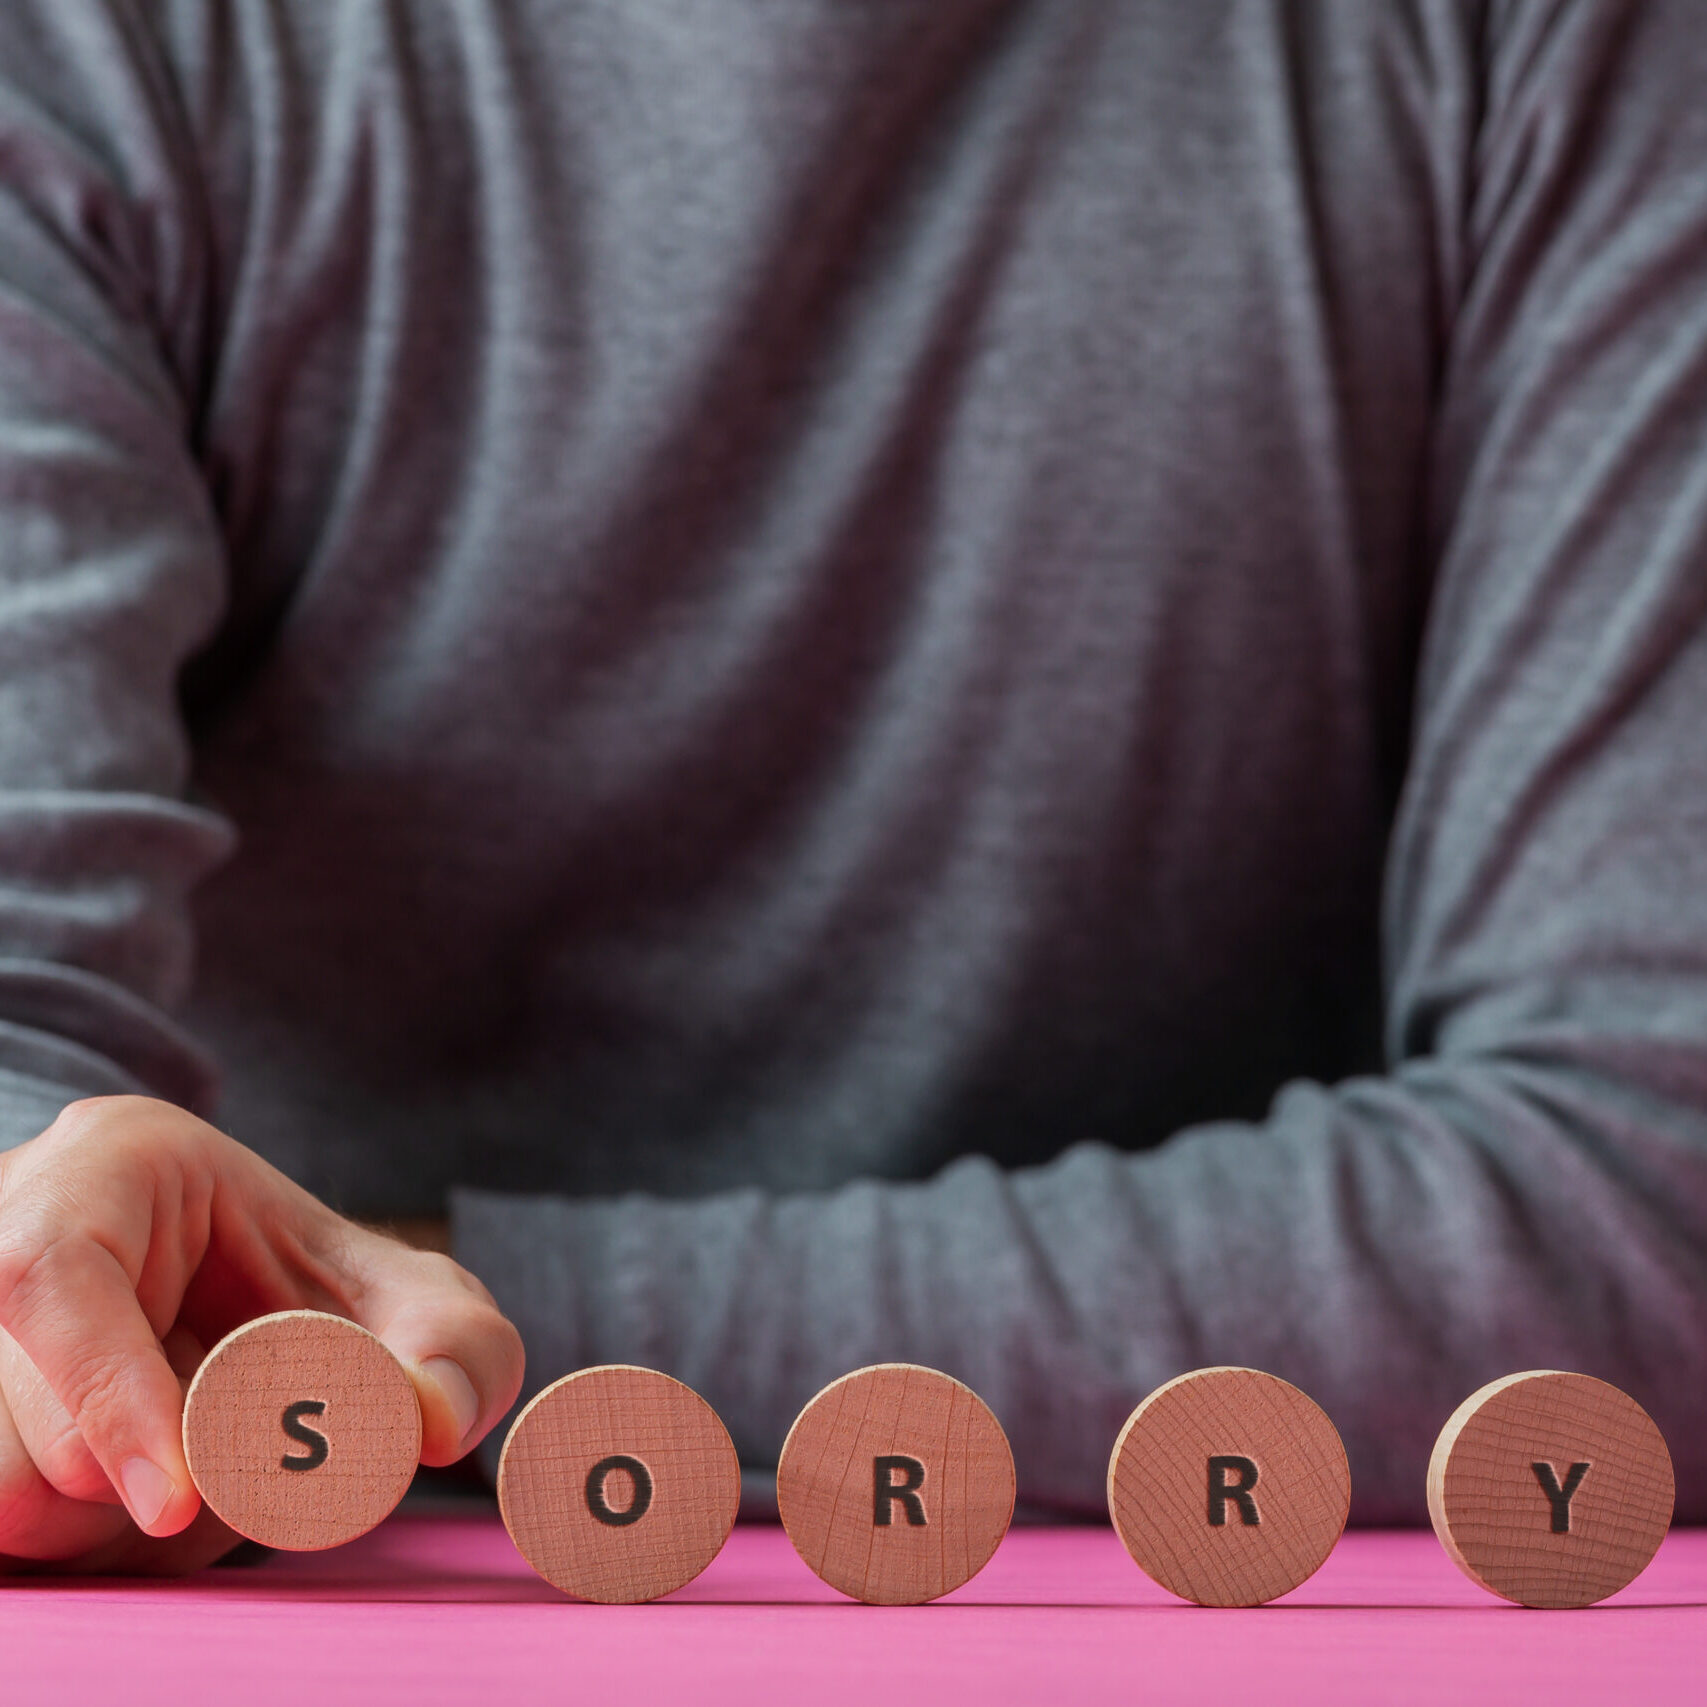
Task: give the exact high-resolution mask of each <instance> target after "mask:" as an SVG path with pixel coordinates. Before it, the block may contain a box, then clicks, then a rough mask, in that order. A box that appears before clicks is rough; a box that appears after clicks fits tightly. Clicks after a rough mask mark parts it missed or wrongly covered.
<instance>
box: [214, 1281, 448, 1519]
mask: <svg viewBox="0 0 1707 1707" xmlns="http://www.w3.org/2000/svg"><path fill="white" fill-rule="evenodd" d="M184 1455H185V1457H186V1458H187V1459H188V1461H189V1466H190V1474H191V1476H193V1477H194V1478H195V1484H196V1487H197V1488H198V1489H200V1491H201V1496H202V1498H203V1499H204V1500H206V1501H207V1503H208V1505H209V1506H211V1507H212V1508H213V1510H214V1511H215V1512H216V1513H217V1514H218V1515H219V1516H220V1517H221V1518H223V1519H224V1520H225V1522H226V1523H228V1524H229V1525H230V1526H231V1527H232V1528H233V1529H235V1530H236V1531H237V1533H238V1534H239V1535H245V1536H247V1537H248V1538H249V1539H250V1540H251V1541H259V1542H260V1543H261V1544H262V1545H263V1546H267V1547H282V1548H288V1549H290V1550H291V1551H294V1552H313V1551H316V1550H317V1549H319V1548H322V1547H336V1546H338V1545H339V1544H340V1543H341V1542H345V1541H353V1540H354V1539H355V1538H356V1536H358V1535H362V1534H365V1533H366V1532H367V1531H368V1530H370V1529H372V1528H373V1526H374V1525H375V1524H376V1523H378V1522H379V1521H380V1519H381V1518H383V1517H384V1516H385V1515H386V1514H387V1513H388V1512H389V1511H391V1510H392V1508H393V1507H394V1506H395V1505H396V1504H397V1502H398V1501H399V1500H400V1499H402V1498H403V1495H404V1493H405V1492H406V1491H407V1489H408V1487H409V1482H410V1479H411V1478H412V1477H413V1476H414V1474H415V1467H416V1465H417V1463H418V1462H419V1460H420V1456H421V1411H420V1407H419V1405H418V1403H417V1401H416V1398H415V1387H414V1383H413V1382H412V1381H411V1380H410V1379H409V1375H408V1372H407V1371H406V1370H405V1369H404V1367H403V1365H402V1364H401V1363H399V1362H398V1361H397V1359H396V1358H395V1357H393V1356H392V1354H391V1353H390V1352H389V1351H387V1350H386V1348H385V1347H384V1346H383V1345H381V1344H380V1342H379V1341H378V1340H377V1339H375V1338H374V1336H373V1335H372V1334H370V1333H369V1332H368V1331H367V1330H366V1329H365V1328H359V1327H357V1326H356V1324H355V1323H354V1322H347V1321H345V1320H344V1319H343V1318H342V1317H341V1316H329V1315H323V1314H321V1313H320V1312H319V1311H316V1310H286V1311H283V1312H281V1313H279V1314H277V1315H272V1316H262V1317H260V1318H259V1319H258V1320H256V1321H253V1322H250V1323H249V1324H248V1325H247V1326H245V1327H241V1328H239V1329H237V1331H236V1332H235V1333H232V1334H228V1335H227V1336H226V1337H225V1338H224V1339H222V1340H221V1341H220V1342H219V1344H218V1345H216V1346H215V1347H214V1348H213V1350H212V1351H211V1352H209V1353H208V1355H207V1358H206V1360H205V1361H204V1362H203V1364H202V1366H201V1368H200V1369H199V1370H198V1371H197V1372H196V1377H195V1380H194V1381H192V1382H191V1383H190V1391H189V1395H188V1397H187V1398H186V1399H185V1401H184Z"/></svg>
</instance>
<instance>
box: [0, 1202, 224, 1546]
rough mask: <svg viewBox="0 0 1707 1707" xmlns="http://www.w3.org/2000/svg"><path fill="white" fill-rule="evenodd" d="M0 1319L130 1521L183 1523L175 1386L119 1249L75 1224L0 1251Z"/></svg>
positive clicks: (163, 1530)
mask: <svg viewBox="0 0 1707 1707" xmlns="http://www.w3.org/2000/svg"><path fill="white" fill-rule="evenodd" d="M0 1327H4V1328H5V1330H6V1332H7V1333H9V1334H10V1335H11V1336H12V1338H13V1339H15V1340H16V1341H17V1342H18V1344H19V1345H20V1346H21V1347H22V1348H23V1350H24V1353H25V1355H26V1356H27V1357H28V1358H29V1359H30V1361H31V1362H32V1363H33V1364H34V1365H35V1366H36V1368H37V1369H38V1370H39V1371H40V1372H41V1375H42V1378H43V1379H44V1380H45V1381H46V1382H47V1384H48V1385H49V1386H50V1387H51V1388H52V1389H53V1391H54V1393H55V1394H56V1395H57V1396H58V1398H59V1401H60V1403H61V1404H62V1405H64V1406H65V1408H66V1410H67V1411H68V1412H70V1414H71V1417H72V1420H73V1421H74V1422H75V1423H76V1425H77V1430H78V1432H79V1433H80V1434H81V1435H82V1437H83V1439H84V1441H85V1442H86V1443H87V1445H88V1447H89V1450H90V1451H91V1452H92V1453H93V1454H94V1456H95V1460H96V1462H97V1463H99V1464H100V1466H101V1468H102V1469H103V1470H104V1471H105V1472H106V1475H107V1478H108V1480H109V1481H111V1483H112V1484H113V1486H114V1488H116V1489H117V1490H118V1493H119V1496H120V1497H121V1498H122V1499H123V1501H124V1503H125V1506H126V1509H127V1510H128V1511H129V1512H130V1515H131V1517H132V1518H133V1519H134V1520H135V1522H136V1524H137V1527H138V1528H140V1529H142V1530H144V1531H145V1532H146V1533H148V1534H150V1535H175V1534H177V1532H178V1531H179V1530H181V1529H183V1528H184V1527H185V1526H186V1525H187V1524H188V1523H189V1522H190V1521H191V1520H192V1519H193V1518H194V1517H195V1515H196V1511H197V1509H198V1507H199V1505H200V1498H199V1496H198V1495H197V1493H196V1490H195V1484H194V1483H193V1482H192V1481H191V1480H190V1473H189V1468H188V1466H187V1465H186V1464H185V1462H184V1447H183V1440H182V1437H181V1432H180V1430H181V1426H182V1423H181V1418H182V1412H183V1390H182V1388H181V1387H180V1386H179V1384H178V1378H177V1376H176V1375H175V1374H174V1373H173V1371H172V1366H171V1365H170V1363H168V1362H167V1360H166V1354H165V1351H164V1350H163V1349H162V1347H161V1344H160V1341H159V1339H158V1338H156V1336H155V1333H154V1329H153V1328H152V1327H151V1326H150V1325H149V1322H148V1318H147V1316H146V1315H145V1314H144V1313H143V1309H142V1306H141V1304H140V1303H139V1302H138V1301H137V1296H136V1288H135V1285H134V1283H133V1282H132V1280H131V1278H130V1276H129V1275H128V1274H127V1273H126V1272H125V1269H124V1266H123V1265H122V1264H121V1263H120V1261H119V1260H118V1258H117V1257H116V1256H115V1255H114V1254H113V1253H112V1252H111V1251H110V1250H108V1249H107V1248H106V1247H105V1246H104V1245H102V1244H100V1243H99V1242H98V1241H97V1240H95V1239H93V1238H91V1237H90V1236H89V1235H88V1234H87V1233H84V1232H80V1231H66V1232H61V1233H57V1234H52V1235H49V1236H47V1237H45V1238H44V1239H43V1240H42V1241H41V1242H40V1243H39V1245H37V1246H36V1248H34V1249H33V1250H31V1249H18V1248H14V1249H13V1250H9V1251H3V1252H0Z"/></svg>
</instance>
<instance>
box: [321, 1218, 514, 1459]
mask: <svg viewBox="0 0 1707 1707" xmlns="http://www.w3.org/2000/svg"><path fill="white" fill-rule="evenodd" d="M351 1258H352V1264H351V1266H352V1269H353V1271H354V1272H353V1275H352V1278H353V1279H354V1280H355V1281H356V1282H357V1295H356V1297H355V1299H354V1301H353V1302H354V1309H353V1311H352V1314H353V1315H354V1316H355V1319H356V1320H357V1321H358V1322H360V1323H361V1325H362V1326H363V1327H364V1328H366V1329H367V1330H368V1331H369V1332H370V1333H372V1334H374V1335H376V1336H377V1337H378V1338H379V1339H380V1340H381V1341H382V1342H383V1343H384V1344H385V1345H386V1346H387V1347H388V1348H389V1349H390V1351H391V1352H392V1354H393V1355H394V1356H395V1357H396V1358H398V1360H399V1361H400V1362H401V1363H402V1364H403V1367H404V1368H405V1369H407V1370H408V1371H409V1375H410V1379H411V1380H413V1382H414V1383H415V1395H416V1397H417V1398H418V1399H419V1401H420V1404H421V1462H422V1463H423V1464H434V1465H436V1464H451V1463H454V1462H455V1461H456V1460H457V1459H458V1458H460V1457H462V1456H463V1454H464V1453H466V1452H468V1451H469V1450H471V1449H472V1448H473V1447H474V1446H475V1445H477V1444H478V1443H479V1441H480V1440H481V1439H482V1438H483V1437H484V1436H485V1434H486V1433H487V1431H488V1430H489V1429H490V1428H491V1427H492V1425H493V1424H494V1423H495V1422H497V1420H498V1419H499V1418H500V1417H501V1416H503V1414H504V1413H505V1412H506V1411H507V1410H508V1409H509V1408H510V1406H511V1405H512V1404H514V1403H515V1398H516V1394H517V1393H519V1392H520V1391H521V1386H522V1366H523V1355H522V1340H521V1335H520V1334H518V1333H517V1332H516V1330H515V1328H514V1327H513V1326H512V1325H511V1324H510V1322H509V1320H508V1319H507V1318H506V1317H505V1316H504V1315H503V1313H502V1312H501V1311H500V1310H499V1309H498V1306H497V1305H496V1304H494V1303H493V1302H492V1295H491V1294H490V1293H489V1292H488V1291H487V1290H486V1288H485V1287H483V1286H482V1285H481V1284H480V1282H479V1281H478V1280H476V1279H475V1278H474V1276H473V1275H471V1274H470V1273H469V1272H468V1271H467V1269H465V1268H462V1267H460V1266H459V1265H458V1264H456V1263H454V1262H452V1261H451V1259H450V1258H449V1257H446V1256H440V1255H438V1254H437V1253H436V1252H433V1251H415V1250H411V1249H409V1247H408V1246H406V1245H401V1244H398V1243H397V1242H396V1241H395V1240H394V1239H390V1238H387V1237H385V1236H384V1235H381V1234H376V1233H368V1232H366V1231H362V1232H361V1233H359V1234H358V1235H357V1242H356V1245H355V1248H354V1249H353V1250H352V1252H351Z"/></svg>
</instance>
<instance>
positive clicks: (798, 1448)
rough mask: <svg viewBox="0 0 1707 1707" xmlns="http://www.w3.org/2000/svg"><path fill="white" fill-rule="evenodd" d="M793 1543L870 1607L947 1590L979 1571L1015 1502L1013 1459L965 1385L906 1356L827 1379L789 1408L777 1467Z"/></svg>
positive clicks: (780, 1503) (832, 1581)
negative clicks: (793, 1413) (793, 1411)
mask: <svg viewBox="0 0 1707 1707" xmlns="http://www.w3.org/2000/svg"><path fill="white" fill-rule="evenodd" d="M776 1503H777V1509H778V1511H779V1513H780V1514H781V1517H782V1525H783V1528H784V1529H786V1530H787V1531H788V1538H789V1540H790V1541H792V1542H793V1543H794V1549H795V1551H796V1552H797V1553H799V1555H800V1556H801V1558H803V1559H804V1560H805V1561H806V1563H807V1564H808V1565H810V1566H811V1567H812V1569H813V1570H814V1571H816V1572H817V1573H818V1575H819V1576H820V1577H822V1578H823V1579H824V1581H825V1582H827V1583H828V1584H829V1585H830V1586H831V1587H832V1588H836V1589H840V1590H841V1592H842V1593H843V1594H846V1595H851V1596H852V1597H853V1598H854V1599H855V1600H864V1601H869V1602H871V1603H873V1604H875V1605H879V1606H913V1605H916V1604H918V1603H919V1602H920V1601H925V1600H935V1599H936V1598H937V1596H938V1595H943V1594H948V1593H949V1592H950V1591H952V1590H954V1589H957V1588H959V1587H960V1585H961V1584H962V1583H964V1582H967V1581H969V1580H970V1579H971V1578H972V1577H974V1576H976V1575H977V1574H978V1572H979V1571H981V1570H983V1568H984V1566H985V1564H986V1563H987V1562H988V1561H989V1558H990V1555H991V1554H992V1553H994V1552H995V1550H996V1548H997V1546H998V1545H999V1544H1000V1542H1001V1539H1002V1537H1003V1536H1004V1535H1005V1534H1006V1533H1007V1529H1008V1524H1009V1522H1010V1521H1011V1520H1012V1518H1013V1511H1014V1459H1013V1453H1012V1452H1011V1451H1010V1450H1009V1448H1008V1438H1007V1436H1006V1435H1005V1434H1003V1433H1002V1425H1001V1424H1000V1423H998V1422H997V1421H996V1418H995V1416H994V1414H993V1413H992V1412H991V1410H990V1407H989V1406H988V1405H986V1404H985V1403H984V1401H983V1400H982V1399H980V1398H979V1397H978V1395H977V1394H976V1393H974V1392H973V1391H972V1389H971V1388H970V1387H967V1386H965V1385H964V1384H962V1383H961V1382H959V1381H956V1380H955V1379H954V1377H953V1376H951V1375H944V1374H942V1373H941V1371H939V1370H935V1369H925V1368H922V1367H921V1366H920V1365H918V1364H916V1363H879V1364H874V1365H872V1366H871V1367H870V1368H868V1369H856V1370H855V1371H854V1372H853V1373H852V1374H851V1375H844V1376H843V1377H842V1378H841V1380H839V1381H832V1382H831V1383H830V1385H829V1386H828V1387H826V1388H825V1389H824V1390H823V1391H822V1392H821V1393H819V1394H818V1396H817V1397H816V1398H814V1399H813V1400H812V1402H811V1403H810V1404H809V1405H808V1406H807V1407H806V1409H805V1410H803V1411H802V1412H801V1413H800V1415H799V1416H798V1417H796V1418H795V1421H794V1427H793V1428H791V1429H790V1430H789V1431H788V1439H787V1440H785V1441H784V1442H783V1447H782V1457H781V1460H780V1461H779V1463H778V1464H777V1470H776Z"/></svg>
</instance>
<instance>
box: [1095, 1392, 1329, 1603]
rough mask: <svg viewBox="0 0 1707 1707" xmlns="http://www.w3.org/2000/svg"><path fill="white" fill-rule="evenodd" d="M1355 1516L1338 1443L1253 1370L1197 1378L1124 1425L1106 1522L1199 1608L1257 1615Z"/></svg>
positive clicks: (1158, 1576) (1301, 1576)
mask: <svg viewBox="0 0 1707 1707" xmlns="http://www.w3.org/2000/svg"><path fill="white" fill-rule="evenodd" d="M1350 1507H1351V1470H1350V1466H1349V1465H1348V1464H1347V1462H1346V1456H1345V1448H1344V1446H1343V1445H1342V1444H1341V1443H1340V1437H1339V1432H1338V1430H1337V1429H1335V1427H1334V1425H1333V1424H1332V1423H1331V1422H1330V1421H1329V1420H1328V1417H1327V1415H1326V1413H1325V1412H1323V1410H1322V1409H1321V1407H1320V1406H1318V1405H1317V1404H1316V1403H1315V1402H1314V1401H1313V1400H1312V1399H1310V1398H1309V1397H1308V1396H1306V1395H1305V1394H1303V1393H1301V1392H1299V1390H1298V1389H1297V1388H1296V1387H1294V1386H1293V1385H1292V1384H1291V1383H1290V1382H1287V1381H1282V1380H1281V1379H1280V1378H1279V1377H1278V1376H1274V1375H1265V1374H1263V1373H1262V1372H1261V1371H1260V1370H1256V1369H1225V1368H1218V1369H1198V1370H1193V1371H1192V1372H1191V1373H1190V1374H1187V1375H1180V1376H1177V1377H1176V1378H1175V1379H1174V1380H1172V1381H1169V1382H1167V1383H1165V1384H1164V1385H1163V1386H1160V1387H1158V1388H1157V1389H1156V1390H1155V1392H1153V1393H1152V1394H1150V1396H1149V1397H1148V1398H1147V1399H1145V1400H1144V1402H1143V1403H1142V1404H1141V1405H1139V1407H1138V1408H1137V1409H1136V1410H1135V1411H1134V1412H1133V1413H1132V1415H1131V1416H1130V1417H1128V1418H1127V1419H1126V1425H1125V1427H1124V1428H1122V1429H1121V1431H1120V1435H1119V1438H1118V1439H1117V1440H1116V1441H1115V1443H1114V1451H1113V1453H1112V1455H1111V1456H1110V1458H1109V1462H1108V1511H1109V1516H1110V1518H1112V1519H1113V1522H1114V1527H1115V1531H1116V1532H1117V1533H1118V1534H1119V1536H1120V1539H1121V1540H1122V1541H1123V1542H1125V1544H1126V1550H1127V1552H1129V1553H1130V1554H1131V1555H1132V1557H1133V1558H1134V1559H1135V1560H1136V1561H1137V1562H1138V1564H1139V1566H1140V1567H1141V1568H1142V1569H1143V1570H1144V1572H1145V1573H1146V1574H1147V1575H1149V1576H1151V1577H1153V1578H1154V1579H1155V1580H1156V1581H1157V1582H1158V1583H1160V1584H1161V1585H1162V1587H1163V1588H1165V1589H1167V1590H1169V1591H1170V1592H1171V1593H1173V1594H1177V1595H1179V1596H1180V1597H1181V1599H1183V1600H1193V1601H1196V1602H1197V1603H1198V1604H1199V1605H1200V1606H1260V1605H1261V1604H1262V1603H1263V1602H1264V1601H1269V1600H1273V1599H1274V1598H1275V1597H1276V1596H1277V1595H1282V1594H1285V1593H1286V1592H1287V1591H1288V1590H1290V1589H1294V1588H1296V1587H1297V1586H1298V1585H1299V1584H1300V1583H1301V1582H1303V1581H1304V1580H1305V1579H1306V1578H1307V1577H1309V1576H1311V1575H1313V1574H1314V1572H1315V1571H1316V1570H1317V1569H1318V1568H1319V1567H1320V1565H1321V1563H1322V1561H1323V1560H1324V1559H1326V1558H1327V1556H1328V1554H1329V1553H1331V1552H1332V1551H1333V1549H1334V1543H1335V1542H1336V1541H1338V1540H1339V1538H1340V1534H1341V1532H1342V1531H1343V1530H1344V1529H1345V1520H1346V1514H1347V1512H1348V1511H1349V1510H1350Z"/></svg>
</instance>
